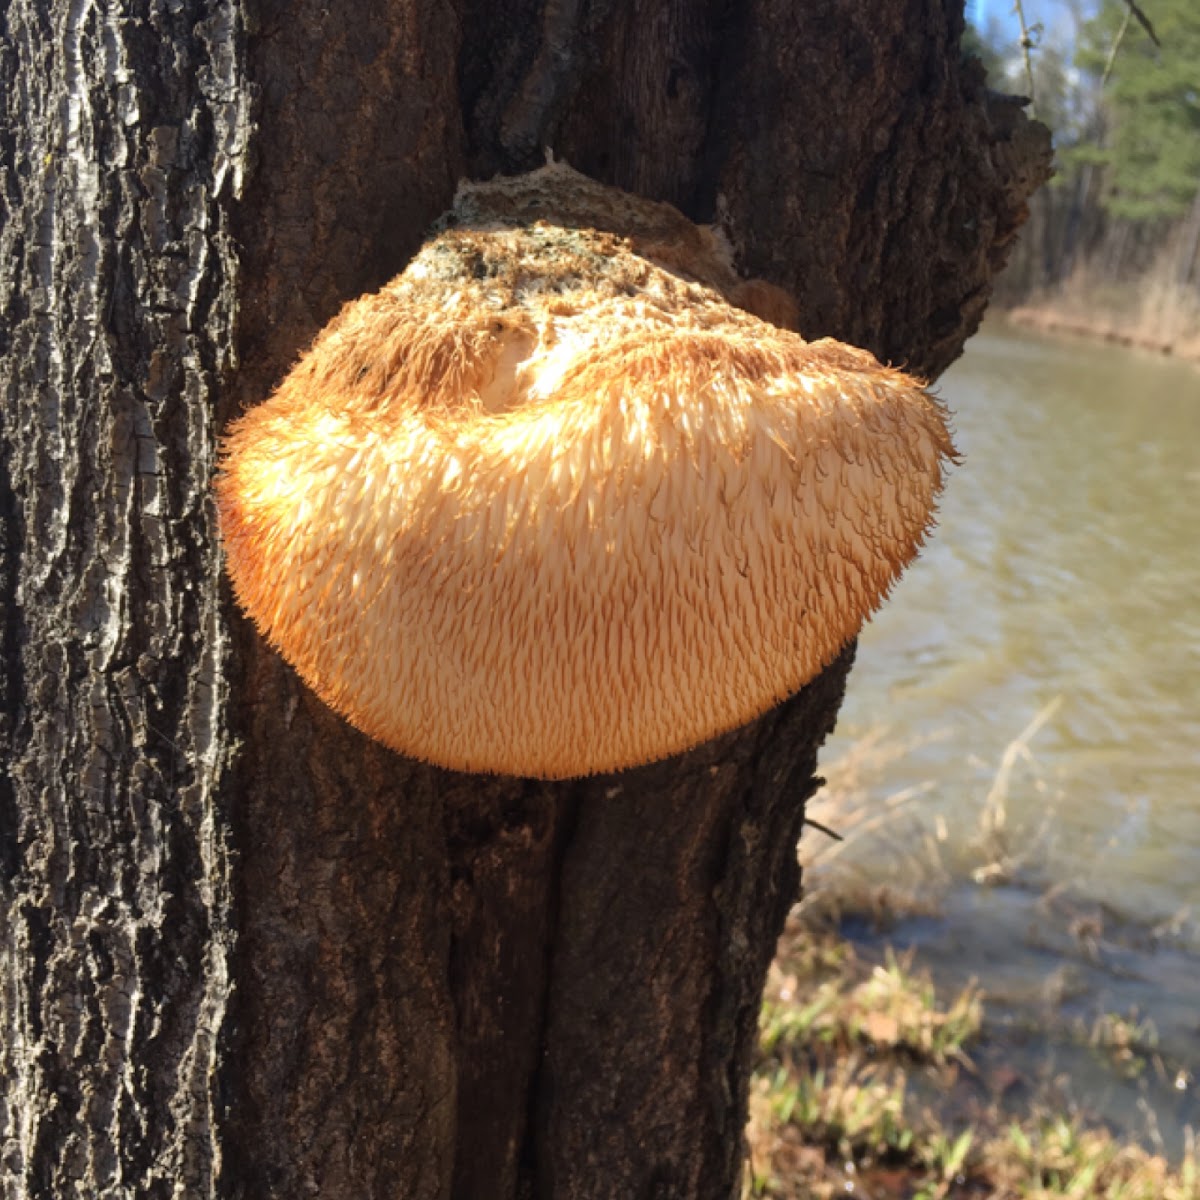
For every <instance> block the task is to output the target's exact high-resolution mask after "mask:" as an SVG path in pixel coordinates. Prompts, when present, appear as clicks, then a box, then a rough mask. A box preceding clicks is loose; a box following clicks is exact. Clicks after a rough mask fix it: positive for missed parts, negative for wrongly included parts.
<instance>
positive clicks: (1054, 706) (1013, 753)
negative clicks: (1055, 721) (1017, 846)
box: [983, 696, 1063, 833]
mask: <svg viewBox="0 0 1200 1200" xmlns="http://www.w3.org/2000/svg"><path fill="white" fill-rule="evenodd" d="M1062 702H1063V698H1062V697H1061V696H1055V697H1054V699H1053V700H1051V701H1050V703H1049V704H1047V705H1045V706H1044V707H1043V708H1042V710H1041V712H1039V713H1038V714H1037V716H1036V717H1034V718H1033V720H1032V721H1030V722H1029V724H1028V725H1026V726H1025V728H1024V729H1022V730H1021V732H1020V733H1019V734H1017V736H1016V737H1015V738H1014V739H1013V740H1012V741H1011V742H1009V744H1008V746H1007V747H1006V749H1005V751H1004V754H1003V755H1002V756H1001V758H1000V769H999V770H998V771H997V772H996V777H995V779H994V780H993V781H992V786H991V790H990V791H989V792H988V794H987V799H986V800H985V801H984V804H983V812H984V823H985V826H986V828H987V831H988V832H989V833H995V832H997V831H998V830H1000V829H1003V828H1004V824H1005V821H1006V819H1007V813H1006V810H1005V802H1006V800H1007V799H1008V782H1009V779H1010V777H1011V776H1012V772H1013V767H1014V766H1016V764H1017V759H1018V758H1022V759H1026V760H1028V759H1029V758H1030V757H1031V756H1030V753H1029V743H1030V742H1031V741H1033V739H1034V737H1035V736H1036V734H1037V732H1038V730H1039V729H1041V727H1042V726H1043V725H1045V724H1046V722H1047V721H1048V720H1050V718H1051V717H1052V716H1054V714H1055V713H1056V712H1058V710H1059V708H1060V707H1061V706H1062Z"/></svg>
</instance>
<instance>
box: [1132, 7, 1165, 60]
mask: <svg viewBox="0 0 1200 1200" xmlns="http://www.w3.org/2000/svg"><path fill="white" fill-rule="evenodd" d="M1125 3H1126V5H1127V6H1128V8H1129V11H1130V12H1131V13H1133V15H1134V16H1135V17H1137V23H1138V24H1139V25H1140V26H1141V27H1142V28H1143V29H1144V30H1145V31H1146V36H1147V37H1148V38H1149V39H1150V40H1151V41H1152V42H1153V43H1154V44H1155V45H1156V46H1157V47H1158V48H1159V49H1160V50H1161V49H1162V42H1160V41H1159V40H1158V34H1157V33H1155V32H1154V26H1153V25H1151V24H1150V18H1149V17H1148V16H1146V14H1145V13H1144V12H1142V9H1141V6H1140V5H1139V4H1138V2H1137V0H1125Z"/></svg>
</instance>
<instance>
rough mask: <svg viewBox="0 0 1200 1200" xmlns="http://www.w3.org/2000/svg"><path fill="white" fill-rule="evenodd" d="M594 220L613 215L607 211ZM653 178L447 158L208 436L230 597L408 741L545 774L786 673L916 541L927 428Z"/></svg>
mask: <svg viewBox="0 0 1200 1200" xmlns="http://www.w3.org/2000/svg"><path fill="white" fill-rule="evenodd" d="M617 230H620V231H622V232H617ZM732 299H739V300H740V301H741V302H742V303H743V304H747V303H748V304H751V305H753V306H755V307H757V308H758V309H759V311H764V310H766V311H770V312H772V313H775V314H778V315H779V316H781V317H782V318H783V319H786V316H787V310H788V304H787V301H786V298H784V297H782V294H781V293H779V292H778V289H773V288H770V287H769V286H767V285H755V284H747V283H744V282H743V281H740V280H739V279H738V278H737V276H736V275H735V274H734V273H733V271H732V269H731V268H730V267H729V265H728V260H727V257H726V256H725V254H724V252H723V249H722V247H721V244H720V242H719V240H718V239H716V238H715V237H714V236H713V235H712V234H711V233H710V232H709V231H707V230H703V229H700V228H699V227H697V226H694V225H692V224H691V223H690V222H688V221H687V220H686V219H685V218H684V217H683V216H682V215H680V214H679V213H678V212H676V211H675V210H674V209H671V208H670V207H669V206H666V205H661V204H653V203H651V202H648V201H644V200H640V199H638V198H637V197H633V196H628V195H626V194H625V193H622V192H617V191H615V190H613V189H609V188H604V187H601V185H599V184H596V183H594V182H592V181H591V180H587V179H586V178H585V177H583V176H581V175H578V174H577V173H576V172H573V171H571V170H569V168H566V167H563V166H561V165H553V166H550V167H547V168H543V169H542V170H541V171H538V172H534V173H533V174H532V175H529V176H524V177H520V178H518V179H516V180H502V181H497V182H496V183H493V184H475V185H469V186H465V187H464V188H463V189H461V190H460V193H459V196H458V198H457V200H456V204H455V208H454V209H453V210H452V212H451V213H449V214H448V215H447V217H446V218H445V219H444V221H443V228H442V230H441V232H440V233H438V234H437V235H436V236H435V237H434V238H432V240H431V241H429V242H428V243H427V244H426V245H425V246H424V248H423V249H422V250H421V251H420V253H419V254H418V255H417V257H416V258H415V259H414V260H413V261H412V263H410V265H409V266H408V268H407V269H406V270H405V271H404V273H403V274H402V275H400V276H399V277H397V278H396V279H394V280H393V281H392V282H391V283H390V284H388V285H387V286H386V287H385V288H383V289H382V290H381V291H380V292H378V293H376V294H374V295H371V296H365V297H363V298H361V299H359V300H356V301H354V302H352V303H350V304H348V305H347V306H346V307H345V308H344V309H343V310H342V312H341V313H340V314H339V315H338V316H337V317H336V318H335V319H334V320H333V321H332V322H331V323H330V324H329V325H328V326H327V327H326V328H325V329H324V330H323V331H322V332H321V334H320V335H319V336H318V337H317V339H316V341H315V342H314V343H313V345H312V347H311V348H310V349H309V350H308V352H307V353H306V354H305V355H304V356H303V357H302V358H301V360H300V362H299V363H298V364H297V366H296V367H295V368H294V369H293V371H292V372H291V373H290V374H289V375H288V377H287V378H286V379H285V380H284V381H283V383H282V384H281V385H280V386H279V388H278V390H277V391H276V392H275V393H274V395H273V396H272V397H271V398H270V399H269V400H267V401H266V402H265V403H264V404H262V405H260V406H259V407H258V408H256V409H254V410H252V411H251V412H249V413H247V414H246V415H245V416H244V417H243V418H241V420H240V421H239V422H237V424H236V425H235V426H234V427H233V429H232V430H231V432H230V434H229V437H228V439H227V441H226V444H225V449H224V455H223V460H222V469H221V474H220V477H219V479H218V483H217V495H218V502H219V506H220V513H221V525H222V531H223V535H224V539H225V545H226V550H227V555H228V563H229V570H230V573H231V576H232V578H233V582H234V588H235V592H236V595H237V597H238V600H239V602H240V603H241V604H242V605H243V607H244V608H245V609H246V610H247V611H248V612H249V614H250V615H251V617H252V618H253V619H254V621H255V622H256V624H257V625H258V627H259V629H260V630H261V631H262V632H263V633H264V634H265V635H266V636H267V637H268V638H270V639H271V641H272V642H273V643H274V644H275V645H276V646H278V647H279V649H280V651H281V652H282V653H283V655H284V657H285V658H287V659H288V661H289V662H291V663H292V664H293V665H294V666H295V667H296V669H297V670H298V671H299V672H300V674H301V675H302V676H303V678H304V679H305V680H306V681H307V682H308V684H309V685H310V686H311V687H312V688H313V689H314V690H315V691H316V692H317V694H318V695H320V696H321V697H322V698H323V699H324V700H325V701H326V702H327V703H329V704H330V705H332V706H333V707H334V708H335V709H337V710H338V711H339V712H341V713H343V714H344V715H345V716H346V717H347V718H348V719H349V720H351V721H352V722H353V723H354V724H356V725H357V726H359V727H360V728H361V729H363V730H364V731H365V732H367V733H368V734H370V735H371V736H373V737H375V738H378V739H379V740H380V741H382V742H384V743H386V744H387V745H389V746H391V747H393V748H394V749H396V750H399V751H401V752H403V753H405V754H409V755H413V756H416V757H418V758H422V759H426V760H428V761H430V762H435V763H438V764H441V765H443V766H448V767H453V768H456V769H459V770H464V771H489V772H500V773H506V774H516V775H535V776H544V777H565V776H572V775H583V774H589V773H592V772H597V771H606V770H612V769H615V768H620V767H628V766H632V765H634V764H637V763H642V762H647V761H650V760H653V759H657V758H662V757H665V756H667V755H670V754H673V753H676V752H678V751H681V750H683V749H686V748H687V747H689V746H692V745H695V744H697V743H699V742H701V741H704V740H706V739H708V738H710V737H712V736H715V735H716V734H718V733H721V732H723V731H725V730H728V729H731V728H733V727H735V726H737V725H740V724H742V723H744V722H745V721H748V720H749V719H751V718H752V717H754V716H757V715H758V714H760V713H762V712H763V711H764V710H766V709H767V708H769V707H770V706H771V705H773V704H775V703H776V702H778V701H779V700H781V699H783V698H784V697H785V696H787V695H788V694H790V693H791V692H794V691H795V690H797V689H798V688H799V687H801V686H802V685H803V684H804V683H805V682H807V681H808V680H809V679H811V678H812V677H813V676H814V675H816V674H817V673H818V672H819V671H820V670H821V669H822V668H823V667H824V666H826V665H827V664H828V663H829V662H830V661H831V660H832V659H833V658H834V657H835V656H836V654H837V653H838V651H839V650H840V649H841V648H842V647H843V646H844V645H845V643H846V642H847V641H848V640H849V639H851V638H852V637H854V636H855V634H856V633H857V632H858V630H859V628H860V627H861V625H862V622H863V620H864V619H865V618H866V617H867V616H868V615H869V614H870V612H872V611H873V610H874V609H875V607H876V606H877V605H878V604H879V603H880V601H881V600H882V599H883V597H884V596H885V595H886V593H887V591H888V589H889V587H890V586H891V584H892V583H893V582H894V580H895V579H896V577H897V575H898V574H899V572H900V570H901V569H902V568H903V566H904V565H905V564H906V563H907V562H908V561H909V560H910V559H911V558H912V557H913V555H914V554H915V553H916V551H917V548H918V546H919V545H920V543H921V541H922V538H923V537H924V534H925V532H926V530H927V529H928V527H929V525H930V522H931V520H932V515H933V508H934V502H935V499H936V496H937V494H938V492H939V490H940V488H941V485H942V474H943V464H944V461H945V460H946V459H947V458H949V457H950V456H952V454H953V447H952V445H951V442H950V438H949V435H948V432H947V429H946V424H945V419H944V414H943V412H942V410H941V408H940V406H939V405H938V403H937V402H936V401H935V400H934V399H932V398H931V397H930V396H929V395H928V394H927V393H926V392H925V391H924V390H923V389H922V387H921V386H920V384H919V383H918V382H916V381H914V380H912V379H910V378H908V377H906V376H905V375H903V374H901V373H900V372H898V371H895V370H891V369H889V368H886V367H882V366H880V364H879V363H878V362H876V361H875V359H874V358H872V357H871V355H869V354H867V353H865V352H864V351H861V350H855V349H852V348H850V347H847V346H843V345H840V344H838V343H836V342H832V341H822V342H817V343H813V344H809V343H806V342H805V341H803V339H802V338H800V337H799V336H798V335H797V334H795V333H792V332H789V331H787V330H784V329H780V328H778V327H777V326H776V325H773V324H770V323H768V322H766V321H764V320H762V319H760V318H759V317H756V316H754V315H752V314H751V313H750V312H747V311H745V309H744V308H740V307H737V306H736V305H735V304H734V303H731V300H732Z"/></svg>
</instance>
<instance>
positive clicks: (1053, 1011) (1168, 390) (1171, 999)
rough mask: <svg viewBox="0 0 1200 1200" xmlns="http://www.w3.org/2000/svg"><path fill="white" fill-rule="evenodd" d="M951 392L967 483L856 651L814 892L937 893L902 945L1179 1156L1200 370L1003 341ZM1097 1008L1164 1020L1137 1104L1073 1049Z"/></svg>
mask: <svg viewBox="0 0 1200 1200" xmlns="http://www.w3.org/2000/svg"><path fill="white" fill-rule="evenodd" d="M937 391H938V393H939V394H940V395H941V397H942V398H943V399H944V400H945V402H946V403H947V404H948V405H949V407H950V408H951V409H952V410H953V412H954V414H955V417H954V425H955V428H956V431H957V436H956V440H957V443H958V446H959V449H960V450H961V451H962V453H963V456H964V461H963V464H962V466H961V467H959V468H958V469H956V470H955V471H954V472H953V474H952V477H951V479H950V481H949V485H948V487H947V489H946V493H945V496H944V497H943V502H942V506H941V516H940V528H939V529H938V530H937V531H936V534H935V536H934V537H933V539H932V540H931V542H930V544H929V546H928V547H927V548H926V550H925V551H924V552H923V554H922V557H921V559H920V560H919V561H918V562H917V563H916V564H915V565H914V566H913V567H912V568H911V569H910V570H909V572H908V573H907V574H906V576H905V577H904V579H903V580H902V581H901V583H900V584H899V586H898V587H897V588H896V591H895V593H894V595H893V597H892V599H891V601H890V602H889V603H888V604H887V605H886V606H885V607H884V609H883V610H882V611H881V613H880V614H879V615H878V616H877V617H876V618H875V619H874V621H873V622H872V623H871V625H870V626H869V627H868V628H867V629H866V630H865V631H864V634H863V637H862V639H861V642H860V650H859V655H858V662H857V665H856V666H855V669H854V671H853V673H852V675H851V680H850V690H849V694H848V696H847V700H846V705H845V708H844V710H843V715H842V719H841V722H840V724H839V727H838V731H837V734H836V736H835V737H834V738H833V739H831V742H830V744H829V746H828V747H827V750H826V752H825V755H824V759H823V770H824V772H825V774H826V775H827V776H828V777H829V780H830V789H829V792H828V795H827V796H825V797H824V798H823V799H822V800H821V802H820V804H818V805H815V806H814V809H813V815H814V816H816V817H817V818H818V819H820V820H823V821H826V822H828V823H830V824H832V825H833V826H834V827H840V828H842V831H843V832H844V833H846V834H847V835H848V836H847V841H846V842H845V843H844V844H843V845H838V846H836V847H831V846H829V844H828V843H825V844H822V839H821V836H820V835H819V834H818V833H816V832H814V831H812V830H809V831H808V832H807V833H806V835H805V841H804V846H803V847H802V857H805V858H807V859H809V860H810V861H812V862H813V868H812V870H811V871H810V872H809V875H808V877H807V880H806V882H807V884H808V886H809V887H810V888H813V889H815V891H816V892H817V894H818V897H819V895H820V892H821V889H822V888H828V889H831V890H841V889H846V888H847V886H848V883H847V881H848V880H855V879H856V880H857V881H858V883H859V885H860V886H861V887H862V888H864V889H865V888H868V887H869V888H873V889H879V888H881V887H883V888H887V889H888V890H889V891H890V892H892V893H893V894H894V895H896V896H910V897H922V896H923V897H925V898H926V900H928V898H929V897H931V896H932V897H936V906H935V909H936V914H937V915H936V916H918V915H912V913H913V911H914V910H912V909H909V908H906V907H905V906H904V905H901V906H900V908H899V909H898V910H897V913H898V916H897V922H896V924H895V925H894V927H893V928H891V929H890V930H889V931H888V933H887V937H888V939H889V940H890V941H891V942H892V943H894V944H904V943H906V942H910V943H913V944H914V945H916V946H917V947H918V949H919V958H918V961H919V962H921V961H924V962H926V963H928V964H929V965H930V966H931V969H933V970H934V972H935V975H937V976H940V977H942V979H943V981H944V982H946V983H947V984H948V985H953V984H954V983H955V982H957V981H961V980H965V979H966V978H968V977H970V976H975V977H977V978H978V979H979V980H980V981H981V982H982V984H983V985H984V987H985V989H986V991H987V992H988V994H989V996H990V998H991V1000H990V1004H989V1010H990V1011H991V1013H992V1014H993V1016H994V1017H995V1019H996V1021H997V1022H999V1023H1000V1024H1001V1025H1002V1026H1003V1025H1004V1024H1005V1023H1007V1025H1008V1028H1009V1029H1010V1031H1011V1032H1012V1034H1013V1040H1014V1042H1017V1041H1019V1043H1020V1049H1019V1050H1018V1051H1017V1052H1018V1053H1020V1054H1023V1055H1024V1056H1025V1058H1024V1061H1023V1062H1022V1063H1021V1066H1022V1068H1023V1069H1024V1070H1025V1071H1026V1072H1030V1073H1041V1074H1042V1075H1045V1074H1046V1073H1047V1072H1048V1071H1056V1072H1058V1073H1059V1074H1062V1075H1065V1076H1066V1077H1067V1078H1066V1086H1067V1089H1068V1091H1069V1092H1071V1094H1072V1095H1073V1096H1074V1098H1075V1099H1076V1100H1078V1101H1080V1102H1081V1103H1083V1104H1084V1107H1085V1108H1086V1109H1087V1110H1088V1111H1089V1112H1091V1113H1093V1115H1097V1116H1100V1117H1102V1118H1106V1119H1110V1120H1116V1121H1118V1122H1120V1123H1122V1124H1124V1125H1126V1126H1127V1127H1129V1128H1130V1129H1132V1130H1134V1131H1135V1132H1138V1133H1140V1134H1141V1135H1142V1136H1146V1137H1147V1138H1148V1139H1149V1140H1150V1141H1151V1142H1152V1143H1154V1142H1156V1139H1157V1138H1158V1137H1159V1136H1161V1137H1162V1138H1163V1139H1164V1141H1165V1143H1166V1145H1167V1146H1168V1148H1171V1147H1172V1146H1178V1144H1179V1139H1180V1132H1181V1130H1182V1128H1183V1127H1184V1126H1185V1125H1186V1124H1189V1123H1190V1124H1191V1125H1193V1126H1195V1125H1197V1124H1200V1096H1198V1093H1200V372H1198V371H1197V370H1195V369H1194V368H1191V367H1187V366H1185V365H1182V364H1178V363H1173V362H1171V361H1169V360H1163V359H1159V358H1155V357H1150V356H1146V355H1142V354H1137V353H1132V352H1129V351H1124V350H1121V349H1117V348H1110V347H1106V346H1097V345H1093V344H1090V343H1086V342H1077V341H1060V340H1050V339H1045V338H1039V337H1035V336H1033V335H1029V334H1026V333H1024V332H1018V331H1015V330H1013V329H1011V328H1009V327H1007V326H1005V325H1003V324H999V325H993V326H991V327H989V328H988V329H986V330H985V331H984V332H983V333H981V334H980V335H978V336H976V337H975V338H974V339H972V341H971V342H970V344H969V346H968V348H967V352H966V354H965V355H964V357H963V358H962V359H961V360H960V361H959V362H958V363H957V364H955V366H954V367H953V368H952V369H951V370H950V371H949V372H948V373H947V374H946V376H945V377H944V378H943V379H942V380H941V381H940V383H939V385H938V387H937ZM861 933H862V936H863V937H869V936H870V935H869V934H868V932H867V931H866V929H865V928H864V929H863V930H862V931H861ZM1101 1012H1118V1013H1121V1014H1123V1015H1129V1014H1130V1013H1133V1014H1135V1015H1137V1016H1138V1017H1139V1018H1147V1017H1148V1018H1149V1019H1150V1020H1151V1021H1152V1022H1153V1024H1154V1027H1155V1031H1154V1036H1155V1037H1156V1038H1157V1048H1156V1051H1155V1055H1156V1057H1155V1056H1151V1061H1150V1063H1149V1066H1148V1068H1147V1069H1145V1070H1143V1071H1142V1072H1141V1073H1140V1075H1139V1077H1138V1078H1137V1080H1136V1081H1134V1082H1131V1083H1130V1084H1129V1085H1128V1086H1119V1085H1114V1084H1113V1083H1112V1082H1111V1077H1110V1074H1109V1075H1102V1074H1100V1073H1097V1071H1098V1068H1097V1064H1096V1062H1095V1059H1096V1055H1095V1054H1094V1053H1092V1052H1087V1051H1086V1050H1085V1049H1084V1048H1081V1045H1080V1042H1081V1038H1080V1030H1081V1029H1082V1028H1084V1027H1090V1023H1091V1022H1092V1021H1093V1020H1094V1019H1095V1017H1096V1016H1098V1015H1099V1014H1100V1013H1101ZM1017 1032H1020V1035H1021V1036H1020V1037H1019V1038H1017V1037H1016V1034H1017ZM1146 1040H1147V1042H1149V1041H1150V1040H1151V1038H1150V1037H1149V1036H1147V1039H1146ZM1102 1079H1103V1080H1104V1082H1103V1083H1102V1082H1101V1080H1102Z"/></svg>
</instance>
